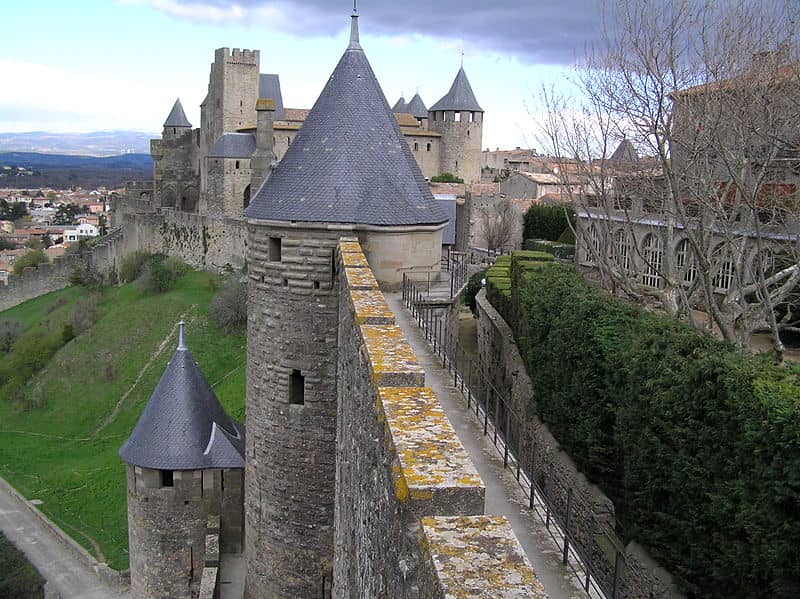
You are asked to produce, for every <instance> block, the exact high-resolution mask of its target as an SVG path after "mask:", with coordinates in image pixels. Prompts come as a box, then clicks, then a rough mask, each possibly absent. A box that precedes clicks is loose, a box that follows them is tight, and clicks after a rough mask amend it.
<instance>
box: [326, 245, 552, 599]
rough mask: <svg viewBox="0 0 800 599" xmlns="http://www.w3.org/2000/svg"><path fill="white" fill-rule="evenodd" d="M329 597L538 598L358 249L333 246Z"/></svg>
mask: <svg viewBox="0 0 800 599" xmlns="http://www.w3.org/2000/svg"><path fill="white" fill-rule="evenodd" d="M337 254H338V255H337V261H338V267H339V272H340V282H339V333H338V338H339V339H338V341H339V355H338V368H337V371H338V377H337V395H338V415H337V422H338V426H337V444H336V446H337V455H336V496H335V516H334V522H335V526H334V530H335V532H334V574H333V583H334V586H333V596H334V597H336V598H341V599H345V598H356V597H358V598H364V599H368V598H370V599H371V598H380V597H392V598H397V599H403V598H409V599H411V598H423V597H424V598H435V599H439V598H441V599H444V597H476V598H482V597H485V598H487V599H488V598H490V597H491V598H508V599H510V598H522V597H537V598H538V597H545V596H546V595H545V594H544V591H543V589H542V587H541V585H540V583H539V582H538V581H537V580H536V577H535V574H534V571H533V568H532V567H531V565H530V562H529V561H528V559H527V558H526V557H525V554H524V552H523V550H522V548H521V546H520V544H519V541H518V540H517V538H516V537H515V536H514V533H513V532H512V530H511V528H510V527H509V524H508V522H507V521H506V520H505V518H504V517H498V516H486V515H483V512H484V485H483V482H482V481H481V478H480V476H479V475H478V472H477V470H476V469H475V467H474V465H473V464H472V462H471V461H470V459H469V457H468V455H467V454H466V451H465V449H464V448H463V446H462V445H461V442H460V441H459V439H458V437H457V436H456V433H455V431H454V430H453V428H452V426H451V425H450V422H449V421H448V420H447V417H446V416H445V414H444V412H443V410H442V407H441V406H440V404H439V400H438V398H437V397H436V395H435V393H434V392H433V391H432V390H431V389H430V388H428V387H425V386H424V378H425V377H424V373H423V370H422V368H421V366H420V365H419V363H418V362H417V359H416V357H415V355H414V353H413V351H412V350H411V347H410V346H409V344H408V341H407V340H406V339H405V337H404V335H403V333H402V331H401V330H400V328H399V327H398V326H396V325H395V321H394V315H393V314H392V312H391V310H390V309H389V307H388V305H387V303H386V301H385V299H384V297H383V294H382V293H381V292H380V290H379V288H378V284H377V282H376V279H375V277H374V276H373V274H372V271H371V270H370V268H369V265H368V263H367V260H366V258H365V257H364V254H363V253H362V251H361V247H360V245H359V244H358V243H357V242H355V241H345V240H343V241H342V242H340V244H339V247H338V252H337Z"/></svg>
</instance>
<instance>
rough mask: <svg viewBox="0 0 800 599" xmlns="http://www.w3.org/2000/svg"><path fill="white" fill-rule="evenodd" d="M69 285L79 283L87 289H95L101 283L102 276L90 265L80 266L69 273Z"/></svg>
mask: <svg viewBox="0 0 800 599" xmlns="http://www.w3.org/2000/svg"><path fill="white" fill-rule="evenodd" d="M68 281H69V284H70V285H73V286H75V285H81V286H82V287H86V288H87V289H97V288H98V287H101V286H102V285H103V276H102V275H101V274H100V272H99V271H97V270H96V269H94V268H92V267H90V266H81V267H78V268H76V269H74V270H73V271H72V272H71V273H69V279H68Z"/></svg>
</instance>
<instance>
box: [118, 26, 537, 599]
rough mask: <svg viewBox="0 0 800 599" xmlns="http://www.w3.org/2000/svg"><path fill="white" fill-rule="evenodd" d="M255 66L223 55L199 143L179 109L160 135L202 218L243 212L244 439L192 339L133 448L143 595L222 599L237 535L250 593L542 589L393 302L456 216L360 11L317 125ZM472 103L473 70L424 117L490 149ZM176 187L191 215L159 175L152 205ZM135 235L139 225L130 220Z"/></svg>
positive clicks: (404, 594) (132, 517) (396, 594)
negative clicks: (393, 101)
mask: <svg viewBox="0 0 800 599" xmlns="http://www.w3.org/2000/svg"><path fill="white" fill-rule="evenodd" d="M257 62H258V54H257V53H250V52H236V51H235V52H234V53H233V54H231V53H229V52H228V51H227V50H222V51H218V53H217V62H215V66H214V67H213V68H212V77H211V79H212V84H213V83H214V82H215V81H217V82H219V84H218V86H213V85H210V86H209V96H208V98H207V99H206V101H205V102H204V104H203V115H204V116H203V118H202V120H203V126H202V128H201V130H199V131H192V130H191V129H190V127H187V126H186V125H185V116H184V115H183V111H182V109H181V107H180V103H176V106H175V107H174V109H173V113H172V114H171V115H170V118H169V119H168V120H167V123H165V136H164V138H163V139H162V140H161V142H156V143H155V144H154V147H159V146H160V147H161V150H162V158H161V160H162V161H163V160H165V159H166V158H167V153H168V152H167V150H164V147H165V145H164V144H166V142H167V139H169V140H171V141H174V142H175V151H176V152H183V155H184V156H185V157H186V158H187V159H189V160H190V161H192V160H197V161H196V162H193V163H192V164H194V166H195V167H196V169H197V175H198V178H197V179H198V181H199V186H198V192H199V199H198V204H197V206H198V209H199V210H201V211H202V210H203V209H206V210H208V214H206V215H201V216H202V218H205V219H206V220H204V221H202V222H204V223H206V225H204V226H207V224H208V223H210V222H212V220H213V219H215V218H216V219H218V222H228V221H225V220H224V219H228V218H229V216H230V211H234V210H235V209H238V210H239V212H237V213H236V216H237V217H238V220H236V221H232V219H229V220H231V222H237V223H243V224H244V227H245V228H246V239H245V240H244V242H243V243H242V246H241V247H242V248H244V247H246V264H247V277H248V324H247V383H246V417H247V435H246V436H245V434H244V428H243V427H242V425H240V424H238V423H236V422H234V421H233V420H231V419H230V418H229V417H228V416H227V415H226V414H225V413H224V411H222V408H221V407H220V406H219V404H218V402H217V401H216V399H215V398H214V395H213V391H212V390H211V389H210V388H209V387H208V384H207V383H206V382H205V379H204V378H203V376H202V374H201V373H200V371H199V369H198V367H197V365H196V364H195V363H194V361H193V359H192V358H191V354H190V353H189V352H188V349H187V348H186V344H185V342H184V341H183V333H182V329H181V336H180V341H179V344H178V348H177V350H176V352H175V355H174V356H173V358H172V360H171V361H170V364H169V366H168V367H167V371H166V372H165V374H164V376H163V378H162V380H161V382H160V383H159V385H158V387H157V388H156V390H155V392H154V393H153V397H152V398H151V400H150V403H149V404H148V406H147V408H146V409H145V411H144V413H143V414H142V416H141V418H140V421H139V423H138V424H137V426H136V428H135V429H134V431H133V433H132V434H131V438H130V439H129V440H128V442H127V443H126V444H125V445H124V446H123V448H122V450H121V451H120V455H121V457H122V459H123V460H124V461H125V462H127V463H128V464H129V466H128V483H129V484H128V486H129V491H128V502H129V507H128V510H129V526H130V552H131V578H132V588H133V593H134V597H135V598H136V599H150V598H154V599H155V598H159V599H160V598H167V597H169V598H171V599H174V598H178V599H182V598H187V599H188V598H195V597H200V598H201V599H210V598H211V597H214V596H216V595H215V594H214V593H215V592H218V589H217V587H216V585H215V581H216V576H217V574H216V573H217V569H216V568H217V565H218V558H219V549H220V548H221V549H222V550H223V551H227V552H236V551H239V550H241V547H240V546H239V545H240V544H241V542H242V538H243V539H244V540H243V546H244V556H245V559H246V568H245V574H244V578H245V580H244V591H243V593H244V597H247V598H249V599H256V598H270V599H271V598H287V599H289V598H292V599H306V598H312V597H321V598H323V599H324V598H327V597H336V598H341V599H345V598H348V599H349V598H353V597H363V598H364V599H377V598H387V599H388V598H392V599H395V598H398V599H402V598H408V599H412V598H414V599H419V598H432V599H433V598H435V599H439V598H441V599H444V597H446V596H447V597H449V596H470V597H484V598H486V599H489V598H494V597H507V598H536V597H543V596H544V594H543V590H542V588H541V585H540V584H539V583H538V581H537V580H536V578H535V576H534V573H533V569H532V567H531V565H530V562H529V561H528V560H527V558H526V557H525V554H524V552H523V550H522V548H521V547H520V545H519V542H518V541H517V539H516V537H515V536H514V534H513V532H512V531H511V529H510V527H509V525H508V523H507V522H506V520H505V518H502V517H490V516H485V515H483V512H484V495H485V491H484V485H483V482H482V480H481V478H480V476H479V474H478V472H477V471H476V469H475V467H474V466H473V464H472V462H471V461H470V459H469V457H468V455H467V453H466V451H465V450H464V448H463V447H462V445H461V443H460V441H459V439H458V437H457V436H456V434H455V431H454V430H453V428H452V426H451V425H450V423H449V421H448V420H447V417H446V416H445V414H444V412H443V410H442V408H441V406H440V405H439V401H438V399H437V397H436V395H435V393H434V392H433V391H432V390H431V389H429V388H427V387H425V376H424V371H423V369H422V367H421V366H420V365H419V363H418V362H417V360H416V357H415V355H414V353H413V352H412V350H411V348H410V346H409V345H408V342H407V341H406V339H405V337H404V335H403V333H402V331H401V329H400V328H399V327H398V326H396V325H395V321H394V315H393V314H392V312H391V310H390V309H389V307H388V305H387V303H386V301H385V299H384V296H383V294H382V292H381V290H380V289H381V288H387V289H391V288H396V287H397V286H398V285H399V283H400V282H401V280H402V275H403V273H404V272H413V271H417V270H419V271H435V270H438V268H439V262H440V256H441V245H442V231H443V229H444V228H445V226H446V224H447V221H448V217H447V215H446V214H445V213H444V212H443V211H442V210H441V208H440V207H439V205H438V203H437V202H436V201H435V200H434V198H433V195H432V194H431V192H430V189H429V187H428V185H427V183H426V181H425V176H424V175H423V171H422V170H421V168H420V164H419V162H418V160H416V159H415V150H414V149H413V148H414V146H413V145H412V144H411V143H409V135H408V133H407V131H406V129H407V127H406V126H405V125H404V124H403V122H402V120H401V119H398V118H396V116H395V114H393V113H392V111H391V109H390V108H389V105H388V104H387V102H386V99H385V97H384V95H383V92H382V91H381V89H380V86H379V84H378V81H377V79H376V77H375V74H374V73H373V71H372V68H371V67H370V64H369V61H368V60H367V57H366V54H365V53H364V50H363V49H362V47H361V45H360V41H359V33H358V20H357V14H355V13H354V14H353V17H352V24H351V36H350V43H349V45H348V47H347V49H346V51H345V52H344V54H343V56H342V58H341V60H340V61H339V63H338V65H337V66H336V68H335V69H334V71H333V73H332V75H331V77H330V79H329V81H328V83H327V85H326V86H325V88H324V89H323V91H322V93H321V94H320V96H319V98H318V100H317V102H316V103H315V105H314V107H313V108H312V109H311V110H310V111H309V112H308V113H307V114H304V115H302V116H303V118H302V120H301V121H298V125H299V122H302V127H300V126H297V128H296V129H294V130H293V129H281V127H284V126H289V125H290V124H291V123H292V121H290V120H285V119H287V118H288V117H290V116H291V112H290V110H289V109H286V108H284V107H283V106H282V101H281V99H280V94H279V93H274V92H276V90H277V91H278V92H279V85H278V81H277V78H276V77H270V76H266V77H267V78H266V79H265V76H260V77H258V75H257V73H258V67H257ZM240 77H250V78H251V79H252V81H256V82H257V83H258V84H253V83H252V81H251V83H248V84H244V83H241V81H239V78H240ZM237 82H238V83H237ZM212 87H214V88H215V89H214V90H212V89H211V88H212ZM229 92H230V93H233V94H238V95H237V96H236V97H237V98H239V100H234V101H231V99H230V98H229V97H227V98H226V97H225V95H226V94H227V93H229ZM268 92H269V93H272V95H271V96H268V97H262V94H265V93H268ZM467 92H468V93H467ZM468 96H472V93H471V90H470V89H469V83H468V82H467V80H466V76H465V75H464V73H463V71H461V72H460V73H459V76H458V77H457V79H456V82H455V83H454V84H453V89H451V91H450V93H449V94H448V96H446V97H445V98H443V100H442V102H440V103H439V105H438V108H437V110H436V111H433V112H431V113H429V116H428V117H427V118H428V123H429V124H430V123H432V122H437V123H441V127H440V131H441V133H439V136H440V137H439V139H444V138H447V139H450V138H452V139H456V138H458V139H459V140H460V141H459V143H460V144H461V145H462V146H463V147H464V148H467V147H472V140H473V139H475V138H476V137H477V140H478V142H477V143H478V145H477V146H476V147H479V144H480V127H481V123H482V112H481V111H480V107H479V106H478V105H477V102H475V101H474V96H472V97H471V100H470V98H469V97H468ZM420 103H421V100H420V102H417V104H420ZM456 110H458V111H460V112H459V114H461V115H462V116H461V117H459V118H458V119H455V118H454V117H452V115H451V114H450V113H452V112H453V111H456ZM416 112H417V114H420V115H421V114H422V112H421V111H416ZM472 113H474V114H472ZM402 114H403V115H405V116H407V117H409V118H410V119H414V120H415V123H416V128H417V129H419V128H420V127H421V126H422V125H423V123H422V122H418V121H416V118H417V117H415V116H413V115H411V114H410V113H402ZM445 114H448V116H444V115H445ZM464 114H467V116H466V117H465V116H463V115H464ZM419 119H420V121H424V120H425V118H423V117H422V116H420V117H419ZM220 123H221V124H220ZM252 123H255V126H253V125H252ZM409 123H410V121H409ZM445 123H447V125H445ZM438 126H439V125H437V127H438ZM226 127H231V128H237V129H239V130H236V131H228V130H226ZM409 127H410V125H409ZM287 130H288V131H293V133H291V134H289V135H287V136H286V137H287V138H288V140H287V144H286V147H285V148H283V147H281V146H280V144H279V143H277V140H278V137H279V136H281V135H283V133H281V132H285V131H287ZM420 131H422V130H421V129H420ZM430 133H431V135H433V133H435V132H434V131H431V132H430ZM214 134H218V135H219V137H218V138H217V139H216V140H215V141H214V142H213V144H212V143H211V139H212V138H213V136H214ZM420 135H423V134H422V133H420ZM424 135H427V133H425V134H424ZM434 137H435V136H434ZM412 143H413V142H412ZM204 146H208V148H209V149H208V153H207V154H206V155H205V156H203V152H204V150H203V147H204ZM181 148H182V149H181ZM441 156H451V157H452V156H455V153H452V152H451V153H450V154H446V153H443V154H441ZM448 159H450V158H448ZM452 160H453V161H454V162H453V164H454V166H455V164H456V163H455V160H456V158H452ZM217 161H218V162H217ZM175 163H176V162H175V161H171V162H169V164H172V165H174V164H175ZM165 164H166V163H165ZM203 164H205V166H203ZM475 164H477V153H476V163H475ZM159 168H161V166H160V165H157V166H156V170H157V172H158V169H159ZM171 168H172V167H171ZM458 168H464V169H468V168H472V166H471V165H470V162H469V160H464V159H463V158H459V159H458ZM190 170H191V169H187V170H185V171H181V170H180V169H177V168H175V169H174V171H173V172H175V173H184V174H185V173H188V172H189V171H190ZM240 171H242V172H240ZM464 172H466V171H464ZM173 184H174V185H175V188H176V189H179V191H178V192H177V193H176V194H175V196H174V197H175V198H176V204H175V207H176V208H177V207H178V204H177V202H178V200H177V198H178V197H180V200H179V201H180V206H181V207H182V208H183V209H184V210H187V209H189V208H190V207H191V206H193V204H192V202H193V201H194V200H193V196H191V195H189V194H188V191H187V190H189V191H191V190H192V186H191V183H189V182H188V181H187V182H186V183H178V182H177V181H176V180H170V181H166V180H164V179H161V180H160V183H158V182H156V184H155V187H154V197H153V198H152V199H153V200H154V201H155V203H156V204H159V203H160V202H163V201H164V199H165V198H167V197H168V196H167V195H166V194H167V190H168V189H171V187H170V185H173ZM159 185H160V186H159ZM182 185H185V187H182ZM220 190H222V191H220ZM185 192H186V193H185ZM220 194H221V195H220ZM236 194H241V195H240V196H238V198H239V199H236V198H237V196H236ZM234 200H235V201H234ZM237 202H239V203H238V204H237ZM242 209H243V215H242V214H241V212H242ZM212 210H215V211H219V212H218V213H217V214H218V216H212V214H211V212H212ZM169 212H171V211H164V212H163V213H162V212H161V211H159V212H153V214H152V215H151V216H149V217H148V218H151V219H154V218H157V217H158V216H160V215H162V214H164V213H169ZM219 219H222V220H221V221H220V220H219ZM122 223H123V225H122V226H123V230H127V229H126V227H127V228H134V229H135V227H136V226H137V225H136V220H135V218H132V215H131V214H128V215H127V216H126V217H124V218H123V219H122ZM231 226H233V225H231ZM204 234H205V233H204ZM204 239H205V238H204ZM243 253H244V250H243ZM242 469H243V471H244V480H243V481H242V478H241V474H242ZM242 514H243V516H242ZM215 535H216V536H215ZM203 539H205V545H203ZM215 539H216V541H215ZM215 543H216V544H215ZM165 552H168V559H161V560H159V556H161V555H164V553H165ZM199 556H200V557H199Z"/></svg>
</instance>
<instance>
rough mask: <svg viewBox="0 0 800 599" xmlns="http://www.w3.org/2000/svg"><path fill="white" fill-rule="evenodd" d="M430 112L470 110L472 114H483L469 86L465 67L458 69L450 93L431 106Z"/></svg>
mask: <svg viewBox="0 0 800 599" xmlns="http://www.w3.org/2000/svg"><path fill="white" fill-rule="evenodd" d="M428 110H431V111H435V110H469V111H470V112H483V108H481V107H480V104H478V101H477V100H476V99H475V94H474V93H473V92H472V86H471V85H470V84H469V79H467V74H466V73H465V72H464V67H461V68H460V69H458V74H457V75H456V78H455V80H454V81H453V85H451V86H450V91H449V92H447V94H446V95H445V96H444V98H442V99H441V100H439V101H438V102H436V104H434V105H433V106H431V107H430V108H429V109H428Z"/></svg>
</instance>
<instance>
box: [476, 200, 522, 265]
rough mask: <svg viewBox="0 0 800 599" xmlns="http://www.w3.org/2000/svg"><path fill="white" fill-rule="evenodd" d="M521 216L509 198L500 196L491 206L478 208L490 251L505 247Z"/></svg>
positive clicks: (519, 222) (517, 226)
mask: <svg viewBox="0 0 800 599" xmlns="http://www.w3.org/2000/svg"><path fill="white" fill-rule="evenodd" d="M521 219H522V217H521V216H520V214H519V213H518V212H517V210H516V209H515V208H514V205H513V204H512V203H511V200H509V199H507V198H501V199H500V200H498V201H497V202H496V203H494V204H493V205H491V206H483V207H482V208H481V209H480V222H481V226H482V228H483V234H484V237H485V239H486V249H488V250H489V251H490V252H493V251H497V250H501V249H503V248H505V247H506V246H507V245H508V244H509V243H510V242H511V240H512V238H513V236H514V232H515V231H516V230H517V229H518V228H519V227H520V224H521Z"/></svg>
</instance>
